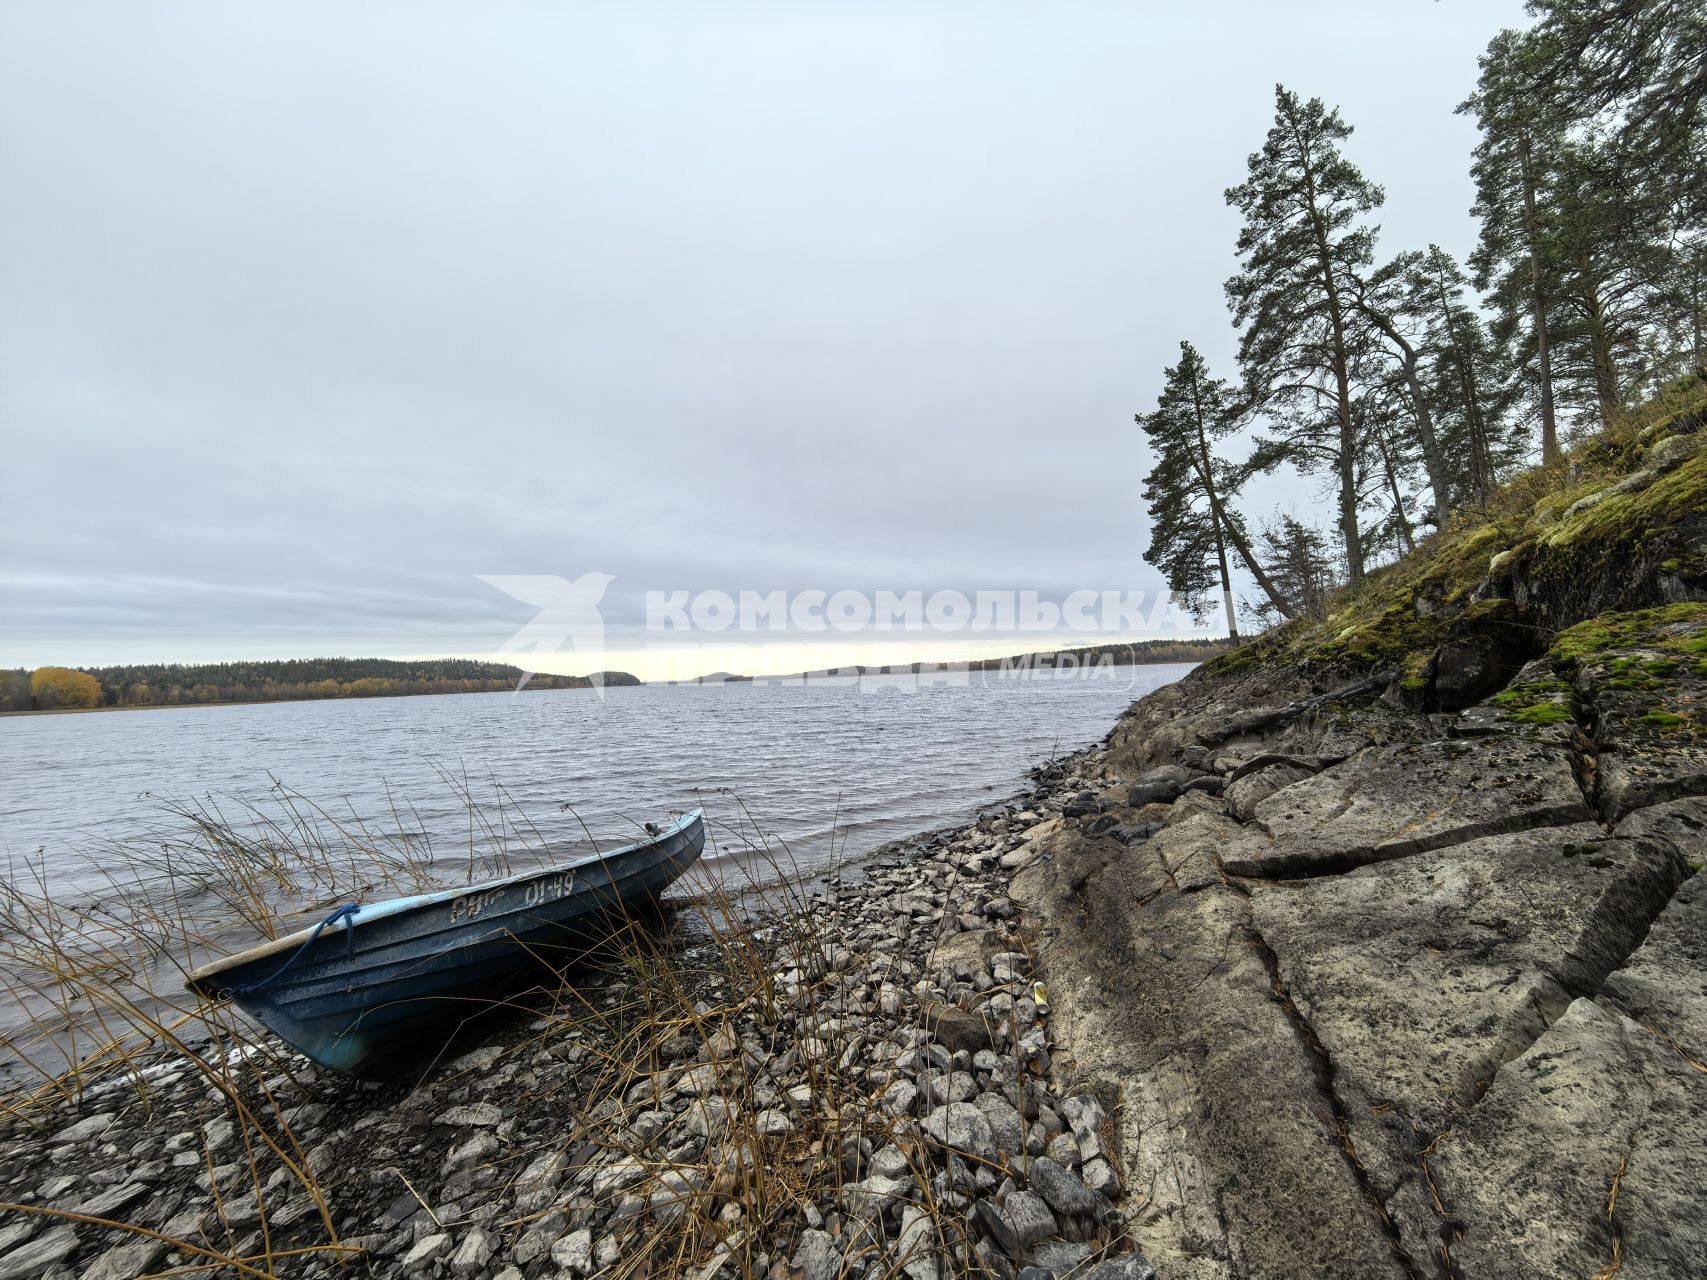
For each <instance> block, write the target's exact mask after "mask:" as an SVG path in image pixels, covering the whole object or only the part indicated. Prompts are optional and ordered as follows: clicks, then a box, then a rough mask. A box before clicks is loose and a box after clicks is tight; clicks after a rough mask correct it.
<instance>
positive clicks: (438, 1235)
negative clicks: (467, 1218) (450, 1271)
mask: <svg viewBox="0 0 1707 1280" xmlns="http://www.w3.org/2000/svg"><path fill="white" fill-rule="evenodd" d="M450 1249H451V1238H450V1233H449V1232H448V1231H436V1232H434V1233H433V1234H432V1235H430V1236H422V1237H421V1238H420V1239H419V1240H417V1241H415V1247H414V1248H412V1249H410V1250H409V1252H408V1253H407V1254H406V1255H405V1256H404V1258H403V1268H404V1270H405V1271H410V1272H415V1271H421V1270H424V1269H425V1268H426V1267H427V1266H429V1265H430V1264H432V1263H434V1262H437V1261H438V1260H439V1259H440V1258H441V1257H443V1256H444V1255H445V1254H447V1253H449V1252H450Z"/></svg>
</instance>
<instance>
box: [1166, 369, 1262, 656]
mask: <svg viewBox="0 0 1707 1280" xmlns="http://www.w3.org/2000/svg"><path fill="white" fill-rule="evenodd" d="M1163 377H1164V383H1163V387H1162V393H1161V395H1159V396H1158V397H1157V398H1156V409H1155V412H1154V413H1148V414H1144V413H1140V414H1137V415H1136V421H1137V423H1138V425H1139V426H1140V427H1142V428H1143V430H1144V434H1145V435H1146V436H1147V437H1149V441H1150V447H1151V448H1153V449H1154V450H1155V451H1156V465H1155V467H1154V468H1153V469H1152V470H1151V472H1150V474H1149V475H1148V476H1147V477H1146V478H1145V489H1144V500H1145V501H1146V502H1147V503H1148V504H1149V506H1150V520H1151V531H1150V550H1149V552H1148V553H1147V554H1146V555H1145V559H1146V560H1148V561H1149V562H1150V563H1151V564H1153V565H1155V566H1156V567H1157V568H1158V569H1160V570H1161V571H1162V572H1163V574H1164V575H1166V577H1167V580H1168V587H1169V589H1170V590H1172V591H1173V593H1174V595H1175V596H1176V597H1177V598H1179V599H1180V600H1181V601H1182V602H1183V603H1184V604H1185V605H1186V607H1187V608H1189V609H1190V610H1191V611H1192V614H1193V616H1194V617H1196V618H1198V619H1199V620H1200V621H1201V620H1202V619H1203V618H1204V617H1206V616H1207V614H1208V611H1209V610H1208V605H1207V603H1206V601H1207V596H1208V594H1209V593H1210V592H1211V591H1212V590H1214V588H1215V587H1216V586H1217V585H1219V586H1220V588H1221V600H1222V605H1223V608H1224V609H1225V611H1226V617H1227V630H1228V632H1229V634H1231V635H1232V636H1233V637H1234V638H1237V637H1238V634H1239V630H1238V622H1237V617H1236V614H1235V612H1234V609H1233V582H1232V575H1231V573H1230V572H1229V568H1228V552H1229V550H1231V552H1232V553H1233V554H1234V555H1235V556H1237V557H1238V559H1239V560H1240V561H1241V562H1242V563H1243V564H1244V566H1245V568H1246V569H1247V570H1248V571H1249V572H1250V574H1251V576H1252V577H1254V578H1255V579H1256V580H1257V585H1258V586H1260V587H1261V588H1262V590H1263V593H1264V594H1265V595H1266V596H1267V597H1268V599H1269V602H1270V604H1271V605H1272V606H1273V608H1274V610H1275V611H1276V612H1277V613H1279V614H1281V615H1282V616H1285V617H1290V616H1291V605H1290V603H1289V602H1288V601H1287V600H1286V598H1285V597H1284V596H1283V595H1282V594H1281V593H1280V592H1279V591H1277V590H1276V588H1275V587H1274V584H1273V583H1272V582H1271V581H1270V580H1269V578H1268V576H1267V574H1266V573H1265V572H1264V570H1263V568H1262V565H1261V564H1260V563H1259V561H1258V560H1257V557H1256V555H1255V553H1254V552H1253V551H1252V549H1251V544H1250V537H1249V535H1248V534H1247V533H1246V531H1245V527H1244V522H1243V521H1242V520H1241V519H1240V517H1239V514H1238V512H1237V511H1235V510H1233V508H1232V506H1231V502H1232V499H1233V498H1234V496H1235V495H1236V494H1237V492H1238V488H1239V486H1240V485H1241V484H1242V483H1243V481H1244V479H1245V477H1246V476H1247V475H1248V474H1249V473H1248V472H1244V471H1241V470H1240V469H1237V468H1234V467H1231V466H1229V465H1228V464H1227V463H1226V462H1225V461H1223V460H1222V459H1220V458H1218V457H1216V456H1215V454H1214V451H1213V449H1212V446H1213V445H1214V443H1215V442H1216V441H1218V440H1221V439H1224V438H1225V437H1227V436H1228V435H1230V434H1232V433H1233V432H1234V431H1236V430H1238V427H1239V423H1240V418H1241V412H1240V409H1239V406H1238V405H1237V404H1236V403H1235V400H1234V397H1233V394H1232V391H1231V389H1230V388H1229V387H1228V386H1227V384H1226V383H1225V382H1223V381H1221V380H1220V379H1218V378H1214V377H1212V376H1210V373H1209V366H1208V365H1207V364H1206V363H1205V361H1204V359H1203V357H1202V356H1201V355H1199V354H1198V352H1197V349H1196V348H1195V347H1193V346H1192V345H1191V343H1189V342H1182V343H1180V360H1179V363H1178V364H1176V365H1174V366H1173V367H1172V368H1171V369H1168V370H1166V372H1165V373H1164V375H1163Z"/></svg>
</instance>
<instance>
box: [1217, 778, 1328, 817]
mask: <svg viewBox="0 0 1707 1280" xmlns="http://www.w3.org/2000/svg"><path fill="white" fill-rule="evenodd" d="M1316 772H1317V771H1316V770H1315V769H1307V768H1305V767H1303V766H1302V765H1296V764H1271V765H1265V766H1264V767H1262V768H1261V769H1258V770H1255V771H1253V772H1251V773H1247V774H1244V775H1243V776H1242V777H1239V778H1237V779H1235V780H1234V781H1233V782H1232V783H1230V784H1229V785H1228V787H1227V789H1226V791H1225V792H1224V793H1223V794H1224V795H1225V796H1226V799H1227V809H1228V811H1229V812H1230V813H1231V814H1232V815H1233V816H1234V817H1235V818H1237V819H1238V820H1239V821H1240V822H1249V821H1250V820H1251V815H1252V813H1253V811H1254V810H1255V809H1256V807H1257V805H1258V804H1260V803H1261V802H1262V801H1264V800H1267V799H1268V798H1269V797H1270V796H1271V795H1273V794H1274V793H1275V792H1276V791H1280V790H1282V789H1283V788H1285V787H1290V786H1291V785H1292V784H1293V783H1294V782H1302V781H1304V779H1305V778H1308V777H1312V776H1313V775H1314V774H1315V773H1316Z"/></svg>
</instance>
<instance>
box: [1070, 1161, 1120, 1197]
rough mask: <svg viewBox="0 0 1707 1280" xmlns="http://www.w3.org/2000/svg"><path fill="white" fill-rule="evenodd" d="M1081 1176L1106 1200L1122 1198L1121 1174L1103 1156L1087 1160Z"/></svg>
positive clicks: (1087, 1184) (1086, 1183)
mask: <svg viewBox="0 0 1707 1280" xmlns="http://www.w3.org/2000/svg"><path fill="white" fill-rule="evenodd" d="M1079 1176H1080V1177H1081V1178H1083V1179H1084V1183H1085V1185H1086V1186H1087V1187H1089V1188H1090V1189H1091V1190H1092V1191H1094V1192H1096V1193H1097V1194H1098V1195H1099V1196H1101V1197H1102V1198H1103V1199H1104V1200H1118V1199H1120V1176H1119V1175H1118V1174H1116V1173H1115V1171H1114V1166H1113V1165H1111V1164H1109V1162H1108V1161H1107V1160H1104V1159H1103V1158H1102V1157H1101V1156H1098V1157H1097V1158H1096V1159H1094V1160H1087V1161H1085V1164H1084V1167H1083V1168H1082V1169H1080V1170H1079Z"/></svg>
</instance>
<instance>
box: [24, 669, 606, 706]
mask: <svg viewBox="0 0 1707 1280" xmlns="http://www.w3.org/2000/svg"><path fill="white" fill-rule="evenodd" d="M522 674H523V673H522V670H521V668H519V667H512V666H509V665H507V664H505V663H501V662H480V661H476V660H474V659H466V658H443V659H436V660H433V661H428V662H399V661H393V660H390V659H386V658H295V659H286V660H281V661H276V662H218V663H207V664H202V665H188V664H183V663H149V664H143V665H137V666H120V667H84V668H70V667H38V668H37V669H36V670H34V671H28V670H22V669H14V670H8V671H0V711H52V710H57V709H63V708H86V707H157V706H185V705H198V704H208V703H220V702H295V701H304V700H311V699H317V698H383V697H398V696H403V695H408V694H421V693H494V692H499V691H501V690H504V689H514V688H515V687H516V683H517V681H519V680H520V679H521V678H522ZM639 683H640V681H639V680H637V679H635V677H633V676H631V675H629V674H628V673H627V672H622V671H611V672H595V673H594V674H593V675H591V676H561V675H544V674H536V675H534V676H532V677H531V678H530V679H529V680H528V683H527V687H528V688H529V689H588V688H591V687H593V686H594V685H595V684H602V685H631V684H639Z"/></svg>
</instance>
